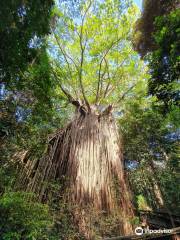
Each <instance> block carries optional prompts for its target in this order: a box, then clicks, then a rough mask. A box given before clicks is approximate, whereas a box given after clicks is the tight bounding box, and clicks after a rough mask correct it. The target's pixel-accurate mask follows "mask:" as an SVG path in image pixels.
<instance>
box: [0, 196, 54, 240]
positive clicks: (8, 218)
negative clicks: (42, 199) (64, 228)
mask: <svg viewBox="0 0 180 240" xmlns="http://www.w3.org/2000/svg"><path fill="white" fill-rule="evenodd" d="M0 212H1V215H0V238H1V239H2V240H11V239H12V240H14V239H17V240H20V239H24V240H25V239H29V240H30V239H39V240H41V239H48V238H47V236H48V229H47V228H48V227H50V226H51V224H52V219H51V217H50V215H49V209H48V206H47V205H44V204H41V203H38V202H36V200H35V199H33V196H32V194H28V193H23V192H8V193H4V194H3V195H2V196H1V198H0Z"/></svg>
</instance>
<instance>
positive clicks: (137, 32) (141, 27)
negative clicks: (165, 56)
mask: <svg viewBox="0 0 180 240" xmlns="http://www.w3.org/2000/svg"><path fill="white" fill-rule="evenodd" d="M177 4H178V0H166V1H162V0H143V10H142V13H141V16H140V18H139V19H138V20H137V21H136V24H135V29H134V37H133V46H134V49H135V50H136V51H138V52H139V54H140V55H141V56H142V57H144V56H145V55H146V54H147V53H148V52H151V51H153V50H154V49H156V48H157V45H156V42H155V41H154V38H153V34H154V32H155V26H154V21H155V19H156V17H158V16H162V15H166V14H168V13H169V12H170V11H171V10H173V9H175V8H176V6H177Z"/></svg>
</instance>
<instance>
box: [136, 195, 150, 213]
mask: <svg viewBox="0 0 180 240" xmlns="http://www.w3.org/2000/svg"><path fill="white" fill-rule="evenodd" d="M137 205H138V209H139V210H150V208H149V206H148V204H147V201H146V199H145V197H144V196H143V195H138V196H137Z"/></svg>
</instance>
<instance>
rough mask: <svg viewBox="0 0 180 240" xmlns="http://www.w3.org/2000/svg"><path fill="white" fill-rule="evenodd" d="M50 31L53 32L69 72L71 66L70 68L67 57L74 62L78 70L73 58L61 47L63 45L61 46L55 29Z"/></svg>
mask: <svg viewBox="0 0 180 240" xmlns="http://www.w3.org/2000/svg"><path fill="white" fill-rule="evenodd" d="M52 32H53V34H54V37H55V39H56V42H57V45H58V47H59V49H60V51H61V53H62V54H63V57H64V59H65V62H66V64H67V65H68V69H69V72H70V73H71V68H70V63H69V61H68V58H69V59H70V60H71V61H72V63H73V64H74V66H75V67H76V69H77V70H78V69H79V68H78V65H77V64H76V62H75V60H74V59H73V58H72V57H71V56H70V55H69V54H67V52H66V51H65V49H63V47H62V46H61V44H60V41H59V39H58V36H57V34H56V33H55V31H54V30H52Z"/></svg>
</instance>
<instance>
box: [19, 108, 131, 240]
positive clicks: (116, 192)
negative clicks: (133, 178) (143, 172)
mask: <svg viewBox="0 0 180 240" xmlns="http://www.w3.org/2000/svg"><path fill="white" fill-rule="evenodd" d="M110 110H111V108H107V109H106V110H105V111H104V112H102V113H101V114H98V113H97V112H96V111H95V110H94V111H91V113H87V112H86V111H85V109H83V108H78V111H77V113H76V115H75V118H74V120H73V121H72V122H71V123H69V124H68V125H67V127H66V128H65V129H64V130H60V131H59V132H57V133H56V134H55V135H54V136H53V137H51V139H50V140H49V146H48V152H47V154H46V155H45V156H44V157H42V158H41V159H40V160H39V161H37V162H36V163H33V165H31V163H29V162H27V163H26V168H25V170H24V173H23V174H22V178H21V181H22V184H23V185H26V186H27V190H29V191H33V192H35V193H37V194H38V196H39V198H40V199H41V200H42V201H44V200H46V199H47V195H48V194H49V189H48V187H47V182H50V181H52V180H56V181H58V182H59V183H60V184H61V186H62V188H61V191H62V193H61V195H64V198H65V199H66V201H67V202H71V203H73V204H76V205H77V206H79V207H80V209H81V210H83V211H86V210H84V209H85V208H86V207H87V206H92V207H93V208H94V209H96V210H102V211H104V212H105V213H106V214H107V216H108V215H109V214H111V213H112V212H116V215H118V214H119V232H120V233H121V234H129V233H131V232H132V226H131V224H130V219H131V218H132V217H133V211H132V205H131V201H130V198H129V195H128V191H127V187H126V184H125V179H124V168H123V157H122V146H121V139H120V136H119V132H118V129H117V126H116V123H115V120H114V118H113V116H112V114H111V111H110ZM27 169H28V172H27ZM45 183H46V184H45ZM81 210H79V211H81ZM80 214H82V212H81V213H80ZM85 215H86V214H85ZM88 221H90V220H88V219H87V218H86V220H85V219H83V220H82V219H81V221H78V225H79V228H80V230H81V231H84V234H85V235H86V237H87V239H88V238H91V237H90V236H91V234H90V233H87V232H88V231H89V230H87V228H86V229H85V227H83V226H82V225H83V224H85V225H88V224H89V223H88Z"/></svg>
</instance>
